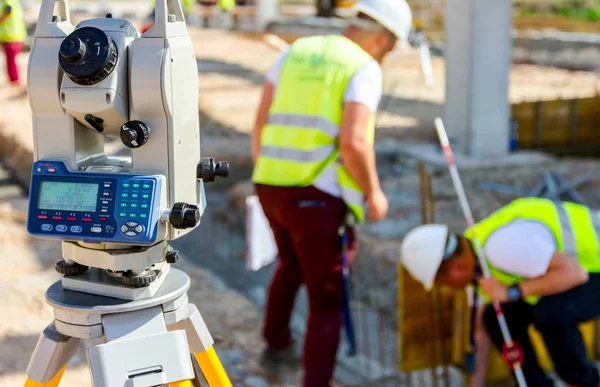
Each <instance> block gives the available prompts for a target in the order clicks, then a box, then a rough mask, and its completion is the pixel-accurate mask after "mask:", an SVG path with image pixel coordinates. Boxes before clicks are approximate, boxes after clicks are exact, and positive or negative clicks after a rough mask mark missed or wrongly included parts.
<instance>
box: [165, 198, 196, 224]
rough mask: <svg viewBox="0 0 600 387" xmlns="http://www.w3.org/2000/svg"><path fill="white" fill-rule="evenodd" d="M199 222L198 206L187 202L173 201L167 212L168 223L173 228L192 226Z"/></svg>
mask: <svg viewBox="0 0 600 387" xmlns="http://www.w3.org/2000/svg"><path fill="white" fill-rule="evenodd" d="M198 222H200V209H199V208H198V206H195V205H193V204H187V203H175V204H174V205H173V209H171V213H170V214H169V223H171V225H172V226H173V227H175V228H178V229H185V228H193V227H196V225H197V224H198Z"/></svg>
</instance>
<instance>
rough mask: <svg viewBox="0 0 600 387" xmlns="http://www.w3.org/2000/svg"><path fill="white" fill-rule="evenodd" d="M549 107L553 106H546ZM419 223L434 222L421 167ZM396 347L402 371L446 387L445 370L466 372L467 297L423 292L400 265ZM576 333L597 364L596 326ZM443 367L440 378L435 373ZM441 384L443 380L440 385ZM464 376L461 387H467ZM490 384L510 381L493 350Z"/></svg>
mask: <svg viewBox="0 0 600 387" xmlns="http://www.w3.org/2000/svg"><path fill="white" fill-rule="evenodd" d="M549 106H553V105H549ZM419 175H420V176H419V177H420V186H421V216H422V223H423V224H424V223H433V222H435V217H434V211H433V210H434V202H433V195H432V187H431V174H429V173H428V172H426V171H425V166H424V164H423V163H420V165H419ZM398 266H399V269H398V345H399V351H398V354H399V359H398V366H399V369H400V371H402V372H405V373H411V372H414V371H422V370H431V372H432V375H431V377H432V380H433V381H434V385H436V386H438V385H439V384H438V383H439V382H443V385H444V386H449V385H450V380H449V377H448V373H449V372H448V368H449V367H455V368H457V369H459V370H462V369H464V355H465V353H466V352H467V350H468V347H469V332H470V318H469V317H470V305H469V297H468V292H467V291H465V290H452V289H449V288H444V287H439V286H434V288H433V289H432V291H431V292H425V290H424V288H423V286H422V285H421V284H420V283H419V282H417V281H416V280H415V279H414V278H412V277H411V276H410V274H408V273H407V272H406V271H404V270H403V269H402V265H398ZM579 327H580V329H581V331H582V333H583V338H584V342H585V346H586V351H587V353H588V356H589V357H590V358H591V359H598V355H599V350H598V347H597V345H598V323H597V321H596V320H594V321H590V322H586V323H584V324H581V325H580V326H579ZM529 335H530V337H531V340H532V343H533V346H534V348H535V349H536V353H537V358H538V361H539V363H540V366H541V367H542V368H543V369H544V370H552V368H553V365H552V361H551V359H550V356H549V355H548V352H547V350H546V346H545V344H544V342H543V339H542V337H541V335H540V334H539V333H538V332H537V331H536V330H535V329H534V327H533V326H531V327H530V328H529ZM440 367H442V370H443V372H442V374H441V375H440V374H439V372H436V371H435V370H439V368H440ZM440 379H441V380H440ZM468 379H469V377H468V375H465V383H464V384H465V385H468V383H469V380H468ZM486 379H487V382H488V383H489V384H494V383H496V382H505V381H510V380H511V379H512V376H511V371H510V369H509V368H508V366H507V365H506V364H505V363H504V360H503V358H502V355H501V354H500V353H499V352H498V351H497V350H496V349H495V348H493V349H492V352H491V354H490V359H489V362H488V371H487V376H486Z"/></svg>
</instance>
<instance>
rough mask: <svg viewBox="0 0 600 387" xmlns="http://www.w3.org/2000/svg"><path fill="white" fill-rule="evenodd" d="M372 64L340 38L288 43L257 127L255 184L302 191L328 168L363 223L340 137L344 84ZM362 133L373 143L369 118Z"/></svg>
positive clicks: (360, 199) (357, 191) (361, 207)
mask: <svg viewBox="0 0 600 387" xmlns="http://www.w3.org/2000/svg"><path fill="white" fill-rule="evenodd" d="M371 60H373V58H372V57H371V56H370V55H369V54H367V53H366V52H365V51H364V50H363V49H362V48H360V47H359V46H358V45H357V44H356V43H354V42H352V41H351V40H349V39H347V38H345V37H343V36H339V35H329V36H312V37H305V38H301V39H298V40H296V41H295V42H294V43H293V44H292V45H291V47H290V50H289V53H288V55H287V57H286V59H285V61H284V63H283V66H282V68H281V72H280V77H279V82H278V84H277V89H276V92H275V96H274V98H273V102H272V104H271V108H270V110H269V117H268V121H267V124H266V125H265V126H264V128H263V129H262V134H261V138H260V145H261V148H260V154H259V156H258V160H257V162H256V166H255V168H254V173H253V176H252V179H253V181H254V182H255V183H258V184H266V185H274V186H287V187H306V186H310V185H312V184H313V183H314V182H315V181H316V180H317V178H318V177H319V176H320V175H321V173H323V171H325V170H326V169H327V168H333V169H334V171H335V172H336V173H337V178H338V183H339V185H340V191H341V196H342V199H343V200H344V202H345V203H346V205H347V206H348V207H349V208H350V209H351V210H352V212H353V213H354V215H355V218H356V221H357V222H359V223H360V222H362V221H363V220H364V212H365V211H364V193H363V192H362V190H361V188H360V186H359V185H358V183H357V182H356V181H355V180H354V178H353V177H352V176H351V175H350V174H349V173H348V171H347V170H346V168H344V166H343V164H342V162H341V160H339V158H340V150H339V133H340V125H341V122H342V116H343V97H344V92H345V90H346V85H347V84H348V82H349V81H350V79H351V78H352V76H353V75H354V74H355V73H356V72H357V71H358V70H359V69H360V68H361V67H363V66H364V65H365V64H366V63H368V62H369V61H371ZM366 130H368V139H369V141H370V143H371V144H372V143H373V141H374V133H375V122H374V117H371V122H370V123H369V127H368V128H366ZM334 175H335V173H334Z"/></svg>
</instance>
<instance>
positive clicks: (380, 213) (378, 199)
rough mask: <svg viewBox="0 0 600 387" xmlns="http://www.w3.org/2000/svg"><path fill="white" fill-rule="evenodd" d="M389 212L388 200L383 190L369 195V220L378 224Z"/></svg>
mask: <svg viewBox="0 0 600 387" xmlns="http://www.w3.org/2000/svg"><path fill="white" fill-rule="evenodd" d="M387 210H388V200H387V198H386V197H385V194H384V193H383V191H382V190H381V189H378V190H376V191H374V192H373V193H371V194H370V195H367V220H368V221H369V222H377V221H379V220H381V219H383V218H384V217H385V214H386V213H387Z"/></svg>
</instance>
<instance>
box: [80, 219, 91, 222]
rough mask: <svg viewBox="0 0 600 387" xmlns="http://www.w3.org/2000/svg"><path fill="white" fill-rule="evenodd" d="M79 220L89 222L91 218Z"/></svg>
mask: <svg viewBox="0 0 600 387" xmlns="http://www.w3.org/2000/svg"><path fill="white" fill-rule="evenodd" d="M81 220H83V221H84V222H91V221H92V218H81Z"/></svg>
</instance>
